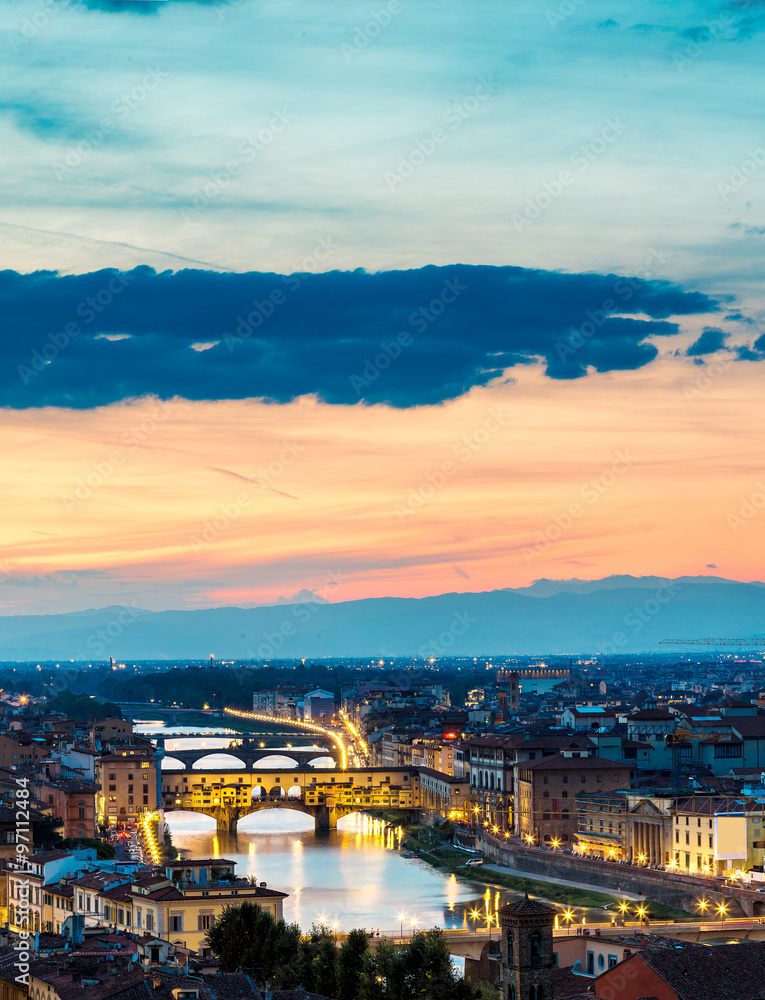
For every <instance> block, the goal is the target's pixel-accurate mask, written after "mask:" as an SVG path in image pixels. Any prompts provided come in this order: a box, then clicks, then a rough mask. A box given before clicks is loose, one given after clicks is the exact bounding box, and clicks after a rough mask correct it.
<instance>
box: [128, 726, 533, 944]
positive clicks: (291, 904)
mask: <svg viewBox="0 0 765 1000" xmlns="http://www.w3.org/2000/svg"><path fill="white" fill-rule="evenodd" d="M206 729H207V727H205V729H204V730H202V729H200V728H199V727H195V728H193V729H191V730H189V729H188V728H185V729H184V727H182V726H174V727H172V728H165V727H164V726H159V725H157V724H151V725H149V724H143V725H137V726H136V731H137V732H138V731H140V732H143V733H145V734H146V735H149V736H152V735H156V734H157V733H159V732H162V734H163V735H164V736H165V737H166V739H167V743H168V745H169V747H170V746H173V745H174V744H173V743H172V736H173V735H177V736H179V737H180V736H182V735H183V732H184V731H185V732H189V731H192V732H197V733H198V732H201V731H206ZM209 731H210V739H209V740H208V739H205V740H204V741H202V740H193V741H192V740H184V741H183V746H184V747H188V748H189V749H191V748H192V747H201V746H203V742H204V743H205V744H206V745H207V746H208V747H210V748H211V749H213V747H215V748H220V747H221V746H225V742H224V741H223V740H222V739H220V737H221V736H223V735H225V731H222V730H220V729H218V730H214V729H210V730H209ZM232 735H233V734H232ZM227 738H230V736H228V737H227ZM269 742H270V741H269ZM274 742H275V743H276V742H278V741H277V740H274ZM286 752H288V751H286ZM167 754H168V756H171V755H172V751H171V750H170V749H169V748H168V751H167ZM219 760H220V764H224V760H225V758H219ZM168 763H169V762H168ZM261 766H262V765H261ZM278 766H280V767H281V766H283V764H282V763H280V764H279V765H278ZM205 768H206V769H208V770H209V769H210V763H209V762H206V763H205ZM166 819H167V823H168V825H169V827H170V830H171V832H172V836H173V843H174V844H175V846H176V847H177V848H178V849H179V850H180V851H182V852H183V856H185V857H225V858H228V859H230V860H232V861H236V863H237V872H238V873H239V874H242V875H254V876H255V877H256V878H257V879H258V881H263V882H267V883H268V885H269V886H270V887H272V888H274V889H280V890H282V891H283V892H287V893H289V898H288V899H286V900H285V901H284V915H285V917H286V918H287V920H289V921H296V922H297V923H298V924H300V926H301V928H303V930H307V929H308V928H310V926H311V924H312V923H314V922H316V923H319V922H321V920H322V918H323V919H324V922H325V923H327V924H332V922H333V921H336V922H337V925H338V927H337V929H338V930H340V931H349V930H351V929H352V928H353V927H365V928H367V929H368V930H376V929H377V928H379V929H380V930H381V931H388V932H389V933H390V932H393V931H394V930H395V932H396V933H398V932H399V930H400V926H401V918H399V916H398V914H399V913H405V914H406V917H405V918H404V919H403V925H404V931H405V932H406V931H407V930H408V931H409V932H410V933H411V930H412V924H411V922H412V920H413V919H414V920H416V921H417V924H416V926H417V927H419V928H420V929H428V928H431V927H466V926H471V927H472V926H474V925H475V923H476V921H477V922H478V924H479V925H481V924H482V925H483V926H484V927H485V926H486V913H487V912H491V913H492V914H494V913H495V912H496V909H497V907H498V906H501V905H502V904H503V903H504V902H505V901H507V900H508V899H509V898H512V897H513V896H514V894H512V893H509V892H507V891H505V890H502V891H501V893H500V892H496V891H495V890H491V891H490V892H489V891H488V890H487V895H483V894H482V890H481V889H480V888H477V887H476V886H474V885H471V884H470V883H467V882H462V881H460V880H458V879H456V878H455V877H454V876H453V875H445V874H444V875H442V874H440V873H439V872H438V871H436V870H435V869H433V868H431V867H430V866H429V865H428V864H426V863H425V862H424V861H419V860H416V859H406V858H402V857H401V855H400V854H399V851H398V839H397V835H396V833H395V831H393V830H392V829H391V828H387V829H386V828H385V825H384V824H383V823H381V822H380V821H379V820H373V819H371V818H370V817H368V816H364V815H361V814H353V815H351V816H348V817H346V818H345V819H342V820H340V822H339V823H338V829H337V831H336V832H332V833H323V834H318V835H317V834H316V833H314V828H313V819H312V818H311V817H310V816H308V815H303V814H302V813H297V812H294V811H288V810H283V811H282V810H278V809H268V810H263V811H261V812H258V813H255V814H253V815H252V816H247V817H245V818H244V819H242V820H240V821H239V826H238V833H237V835H236V836H231V837H229V836H225V837H224V836H218V834H217V833H216V830H215V821H214V820H213V819H212V818H211V817H207V816H200V815H198V814H196V813H175V812H169V813H168V814H167V816H166ZM471 913H472V914H474V916H473V917H472V919H471ZM479 914H480V917H479Z"/></svg>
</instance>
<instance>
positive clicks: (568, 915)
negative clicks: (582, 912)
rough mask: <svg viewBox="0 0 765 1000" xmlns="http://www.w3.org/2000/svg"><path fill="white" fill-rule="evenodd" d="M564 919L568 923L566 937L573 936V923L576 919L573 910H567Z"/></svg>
mask: <svg viewBox="0 0 765 1000" xmlns="http://www.w3.org/2000/svg"><path fill="white" fill-rule="evenodd" d="M563 919H564V920H565V921H566V936H568V935H569V934H571V921H572V920H573V919H574V913H573V911H572V910H566V912H565V913H564V914H563Z"/></svg>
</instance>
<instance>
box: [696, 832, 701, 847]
mask: <svg viewBox="0 0 765 1000" xmlns="http://www.w3.org/2000/svg"><path fill="white" fill-rule="evenodd" d="M696 840H697V841H698V843H697V844H696V847H701V834H700V833H697V834H696Z"/></svg>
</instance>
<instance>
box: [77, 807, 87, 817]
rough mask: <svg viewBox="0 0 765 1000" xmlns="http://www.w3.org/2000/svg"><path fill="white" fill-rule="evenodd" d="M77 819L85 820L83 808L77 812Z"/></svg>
mask: <svg viewBox="0 0 765 1000" xmlns="http://www.w3.org/2000/svg"><path fill="white" fill-rule="evenodd" d="M77 819H85V809H84V807H83V806H80V808H79V809H78V810H77Z"/></svg>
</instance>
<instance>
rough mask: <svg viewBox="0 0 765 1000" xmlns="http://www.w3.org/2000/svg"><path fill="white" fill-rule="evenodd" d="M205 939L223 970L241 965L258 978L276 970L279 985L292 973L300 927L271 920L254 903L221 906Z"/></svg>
mask: <svg viewBox="0 0 765 1000" xmlns="http://www.w3.org/2000/svg"><path fill="white" fill-rule="evenodd" d="M207 939H208V941H209V942H210V947H211V948H212V950H213V953H214V954H215V957H216V958H217V959H218V961H219V962H220V965H221V971H223V972H236V971H237V969H240V968H241V969H243V970H244V971H245V972H248V973H249V974H250V975H252V976H254V977H255V978H256V979H259V980H261V981H262V980H266V979H267V980H269V981H271V980H274V979H275V977H276V976H277V973H278V976H279V980H280V983H279V984H280V985H281V982H283V981H284V980H285V979H287V980H290V979H291V978H292V974H294V971H295V965H296V962H295V960H296V958H297V954H298V948H299V943H300V928H299V927H298V926H297V924H287V923H285V921H284V920H275V919H274V918H273V917H272V916H271V914H270V913H267V912H266V911H265V910H262V909H261V908H260V907H259V906H257V905H256V904H255V903H249V902H245V903H242V904H240V905H239V906H227V907H225V909H224V910H223V913H222V915H221V917H220V920H217V921H216V922H215V926H214V927H212V928H211V929H210V930H209V932H208V934H207ZM288 985H291V983H290V984H288Z"/></svg>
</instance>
